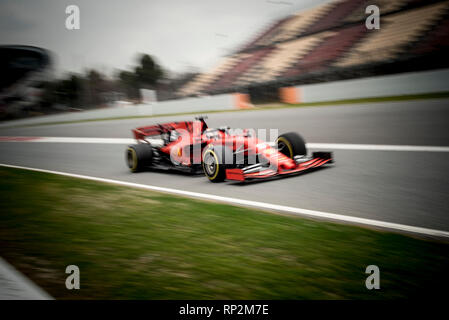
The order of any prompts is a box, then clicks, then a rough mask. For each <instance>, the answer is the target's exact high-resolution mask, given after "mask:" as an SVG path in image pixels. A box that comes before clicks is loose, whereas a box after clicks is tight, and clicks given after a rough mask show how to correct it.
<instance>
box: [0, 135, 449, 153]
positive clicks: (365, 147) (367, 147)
mask: <svg viewBox="0 0 449 320" xmlns="http://www.w3.org/2000/svg"><path fill="white" fill-rule="evenodd" d="M27 139H29V140H27ZM0 142H42V143H98V144H133V143H135V140H134V139H131V138H83V137H1V136H0ZM307 147H309V148H312V149H331V150H361V151H412V152H413V151H414V152H449V147H446V146H411V145H388V144H351V143H307Z"/></svg>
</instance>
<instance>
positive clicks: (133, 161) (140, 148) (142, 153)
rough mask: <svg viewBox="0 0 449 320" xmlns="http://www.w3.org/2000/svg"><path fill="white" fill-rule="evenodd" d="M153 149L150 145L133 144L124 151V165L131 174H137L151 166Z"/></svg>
mask: <svg viewBox="0 0 449 320" xmlns="http://www.w3.org/2000/svg"><path fill="white" fill-rule="evenodd" d="M152 160H153V149H152V147H151V145H150V144H146V143H142V144H133V145H130V146H129V147H128V149H126V164H127V165H128V168H129V169H130V170H131V171H132V172H139V171H142V170H143V169H145V168H146V167H148V166H149V165H151V162H152Z"/></svg>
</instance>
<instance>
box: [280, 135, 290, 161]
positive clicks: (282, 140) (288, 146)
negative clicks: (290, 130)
mask: <svg viewBox="0 0 449 320" xmlns="http://www.w3.org/2000/svg"><path fill="white" fill-rule="evenodd" d="M279 141H281V142H283V143H284V144H285V145H286V146H287V148H288V151H290V158H292V159H293V148H292V146H291V144H290V142H288V140H287V139H285V138H284V137H280V138H278V142H279Z"/></svg>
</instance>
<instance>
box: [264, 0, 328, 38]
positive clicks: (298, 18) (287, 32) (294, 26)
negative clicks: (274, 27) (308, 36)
mask: <svg viewBox="0 0 449 320" xmlns="http://www.w3.org/2000/svg"><path fill="white" fill-rule="evenodd" d="M334 6H335V3H333V2H331V3H326V4H324V5H321V6H318V7H316V8H312V9H309V10H306V11H301V12H299V13H297V14H295V15H293V16H291V17H290V19H289V20H288V21H286V22H285V23H284V24H282V25H281V26H280V27H279V32H278V33H277V35H276V36H275V37H273V39H272V40H273V42H278V41H284V40H289V39H292V38H294V37H296V36H298V35H299V34H302V33H303V32H304V30H305V29H306V28H307V27H309V26H310V25H311V24H312V23H315V22H316V21H318V20H319V19H320V18H321V17H322V16H323V15H325V14H326V13H328V12H329V11H330V10H331V9H333V8H334Z"/></svg>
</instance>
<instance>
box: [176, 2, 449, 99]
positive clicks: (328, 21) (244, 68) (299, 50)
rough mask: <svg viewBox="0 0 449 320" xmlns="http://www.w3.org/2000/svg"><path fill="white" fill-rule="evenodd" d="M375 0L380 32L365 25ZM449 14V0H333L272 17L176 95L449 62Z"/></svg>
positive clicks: (432, 66) (254, 88)
mask: <svg viewBox="0 0 449 320" xmlns="http://www.w3.org/2000/svg"><path fill="white" fill-rule="evenodd" d="M371 4H376V5H377V6H378V7H379V9H380V14H381V18H380V29H378V30H376V29H374V30H368V29H367V28H366V27H365V19H366V17H367V16H368V15H367V14H366V13H365V9H366V7H367V6H368V5H371ZM448 16H449V0H439V1H435V0H430V1H429V0H427V1H425V0H377V1H375V2H373V1H369V0H334V1H331V2H328V3H325V4H322V5H320V6H317V7H315V8H311V9H309V10H304V11H300V12H297V13H295V14H292V15H291V16H288V17H284V18H283V19H280V20H279V21H276V22H274V23H272V24H271V25H269V26H268V27H267V28H265V29H264V30H262V32H259V33H258V34H256V36H255V37H253V38H252V40H250V41H249V42H248V43H246V44H244V45H242V46H241V48H240V49H239V50H237V51H235V52H234V53H232V54H230V55H228V56H226V57H224V58H223V59H222V61H221V62H220V63H219V64H218V66H217V67H215V68H214V69H212V70H211V71H208V72H206V73H203V74H200V75H198V76H197V77H196V78H195V79H193V80H192V81H191V82H189V83H187V85H185V86H184V87H183V88H181V90H179V91H178V96H180V97H183V96H196V95H203V94H218V93H224V92H250V93H251V92H257V91H258V90H259V91H260V89H261V88H262V89H266V88H268V87H270V88H276V89H277V88H281V87H286V86H292V85H300V84H305V83H315V82H323V81H331V80H339V79H348V78H357V77H365V76H371V75H380V74H391V73H399V72H405V71H418V70H427V69H435V68H444V67H448V66H449V64H448V63H447V62H446V60H447V59H446V58H445V56H446V55H447V53H448V50H449V39H448V32H449V23H448V22H447V18H449V17H448Z"/></svg>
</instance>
